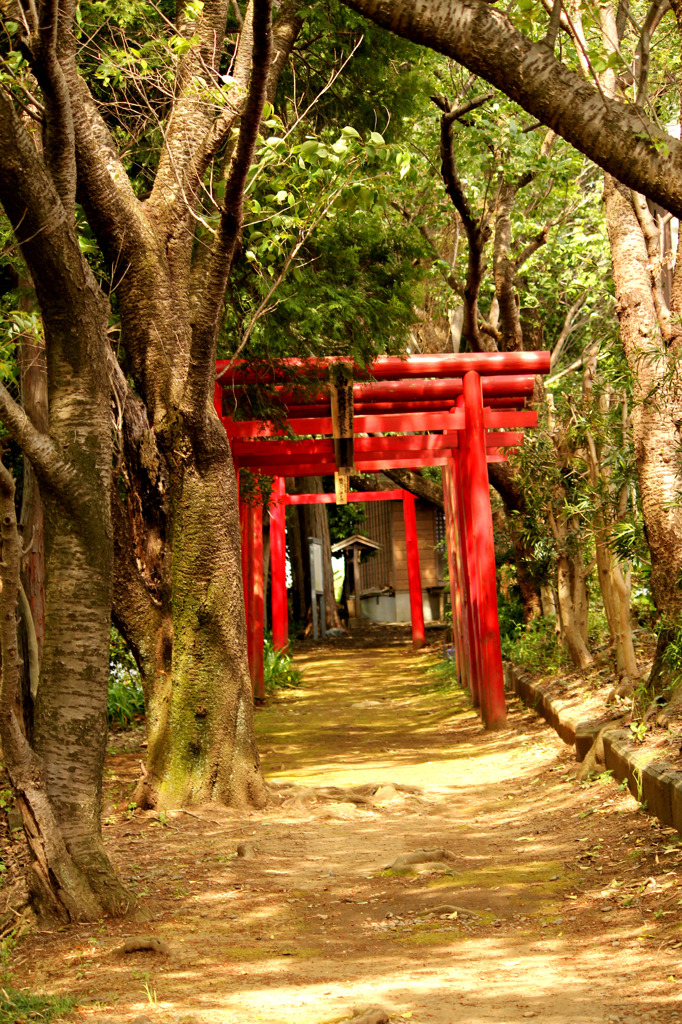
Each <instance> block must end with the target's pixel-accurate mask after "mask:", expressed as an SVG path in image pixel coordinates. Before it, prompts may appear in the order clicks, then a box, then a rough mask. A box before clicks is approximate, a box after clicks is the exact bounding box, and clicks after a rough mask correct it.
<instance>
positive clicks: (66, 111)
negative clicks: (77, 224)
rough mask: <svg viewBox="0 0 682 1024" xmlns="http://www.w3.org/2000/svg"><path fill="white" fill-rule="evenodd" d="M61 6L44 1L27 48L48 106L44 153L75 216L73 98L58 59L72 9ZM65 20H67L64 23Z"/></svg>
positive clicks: (67, 207)
mask: <svg viewBox="0 0 682 1024" xmlns="http://www.w3.org/2000/svg"><path fill="white" fill-rule="evenodd" d="M65 8H66V5H64V8H62V9H61V10H60V3H59V0H46V2H45V3H43V4H41V7H40V13H39V20H38V23H37V26H36V32H35V35H34V36H33V38H31V39H29V40H28V43H27V45H26V47H25V50H26V51H28V53H29V54H30V61H31V68H32V70H33V73H34V74H35V76H36V80H37V82H38V85H39V86H40V89H41V92H42V95H43V102H44V107H45V116H44V119H43V155H44V157H45V162H46V164H47V167H48V169H49V171H50V174H51V176H52V180H53V181H54V185H55V188H56V190H57V194H58V195H59V198H60V199H61V201H62V204H63V206H64V209H65V210H66V212H67V213H68V214H69V216H73V213H74V209H75V203H76V154H75V136H74V129H73V117H72V112H71V98H70V96H69V89H68V85H67V81H66V77H65V75H64V71H63V69H62V66H61V64H60V62H59V56H58V50H59V49H62V50H63V49H64V45H63V43H62V44H61V46H60V40H59V36H60V28H61V35H63V34H64V32H68V31H69V29H70V23H69V14H70V11H69V10H68V9H65ZM64 23H66V24H64Z"/></svg>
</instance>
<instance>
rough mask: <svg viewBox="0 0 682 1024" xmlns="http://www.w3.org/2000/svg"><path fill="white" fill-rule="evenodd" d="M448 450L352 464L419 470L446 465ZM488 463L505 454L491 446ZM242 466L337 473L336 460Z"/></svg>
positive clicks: (273, 472) (283, 472)
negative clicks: (439, 452)
mask: <svg viewBox="0 0 682 1024" xmlns="http://www.w3.org/2000/svg"><path fill="white" fill-rule="evenodd" d="M303 457H305V456H303ZM447 459H448V455H447V452H442V453H441V454H434V455H419V454H417V453H415V452H405V453H404V455H403V457H402V458H400V457H398V456H396V455H390V456H389V455H386V456H383V457H381V458H380V457H379V456H378V455H377V456H374V457H373V458H372V457H371V456H365V457H361V458H356V460H355V466H356V469H357V471H358V472H359V473H381V472H382V470H384V469H418V468H419V467H420V466H445V465H446V464H447ZM487 461H488V462H506V461H507V460H506V456H505V455H501V454H500V453H499V452H497V451H496V450H495V449H491V451H490V454H489V455H488V456H487ZM243 468H251V469H252V470H253V471H254V472H256V471H257V472H258V473H260V474H261V475H262V476H286V477H292V476H332V475H333V474H334V473H335V472H336V468H337V467H336V463H335V462H326V461H325V462H322V461H320V462H317V461H315V462H296V461H293V460H292V461H289V460H285V461H282V460H281V459H278V460H273V461H272V462H263V463H261V464H259V465H258V466H255V465H253V464H251V465H250V466H249V464H246V465H245V466H244V467H243Z"/></svg>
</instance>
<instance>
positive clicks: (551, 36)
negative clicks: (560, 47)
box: [542, 0, 563, 53]
mask: <svg viewBox="0 0 682 1024" xmlns="http://www.w3.org/2000/svg"><path fill="white" fill-rule="evenodd" d="M562 13H563V12H562V3H561V0H554V2H553V3H552V9H551V12H550V16H549V25H548V26H547V32H546V33H545V38H544V39H543V40H542V41H543V43H544V44H545V46H547V47H548V48H549V49H550V51H551V52H552V53H554V47H555V46H556V40H557V36H558V35H559V29H560V28H561V15H562Z"/></svg>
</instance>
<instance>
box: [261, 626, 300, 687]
mask: <svg viewBox="0 0 682 1024" xmlns="http://www.w3.org/2000/svg"><path fill="white" fill-rule="evenodd" d="M263 665H264V676H265V692H266V693H268V694H270V695H272V694H274V693H276V692H277V690H295V689H296V688H297V687H298V686H301V685H302V684H303V673H302V672H301V670H300V669H299V668H296V666H295V665H294V662H293V659H292V657H291V655H290V654H289V653H286V652H284V651H276V650H275V648H274V647H273V646H272V640H271V639H270V638H269V637H267V638H266V640H265V649H264V652H263Z"/></svg>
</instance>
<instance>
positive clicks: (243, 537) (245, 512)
mask: <svg viewBox="0 0 682 1024" xmlns="http://www.w3.org/2000/svg"><path fill="white" fill-rule="evenodd" d="M240 477H241V474H240V471H239V469H238V470H237V488H238V494H239V499H240V544H241V548H242V593H243V594H244V614H245V620H246V624H247V646H248V637H249V633H248V630H249V589H248V582H247V575H248V565H249V562H250V558H249V529H248V525H249V507H248V505H247V504H246V502H245V501H244V497H243V495H242V492H241V487H240V483H241V479H240Z"/></svg>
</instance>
